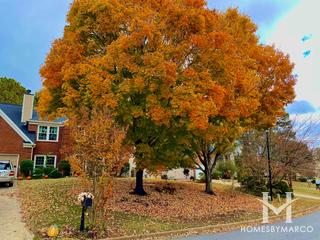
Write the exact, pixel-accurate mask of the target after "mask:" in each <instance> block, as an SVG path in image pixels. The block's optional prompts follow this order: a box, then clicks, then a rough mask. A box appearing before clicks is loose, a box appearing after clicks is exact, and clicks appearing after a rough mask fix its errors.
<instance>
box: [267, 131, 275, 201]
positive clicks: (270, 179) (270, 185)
mask: <svg viewBox="0 0 320 240" xmlns="http://www.w3.org/2000/svg"><path fill="white" fill-rule="evenodd" d="M266 138H267V158H268V169H269V192H270V198H271V201H273V196H272V170H271V157H270V141H269V129H267V130H266Z"/></svg>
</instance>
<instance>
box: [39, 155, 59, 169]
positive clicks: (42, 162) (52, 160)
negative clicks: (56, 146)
mask: <svg viewBox="0 0 320 240" xmlns="http://www.w3.org/2000/svg"><path fill="white" fill-rule="evenodd" d="M56 159H57V156H51V155H50V156H44V155H36V156H35V157H34V168H45V167H54V168H55V167H56Z"/></svg>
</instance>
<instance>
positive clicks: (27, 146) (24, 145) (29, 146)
mask: <svg viewBox="0 0 320 240" xmlns="http://www.w3.org/2000/svg"><path fill="white" fill-rule="evenodd" d="M35 146H36V145H35V144H32V143H23V148H34V147H35Z"/></svg>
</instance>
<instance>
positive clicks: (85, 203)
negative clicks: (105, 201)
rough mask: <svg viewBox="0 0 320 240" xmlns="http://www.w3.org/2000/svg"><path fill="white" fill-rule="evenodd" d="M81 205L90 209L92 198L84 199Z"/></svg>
mask: <svg viewBox="0 0 320 240" xmlns="http://www.w3.org/2000/svg"><path fill="white" fill-rule="evenodd" d="M83 205H84V206H85V207H92V198H85V199H84V202H83Z"/></svg>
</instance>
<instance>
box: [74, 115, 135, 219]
mask: <svg viewBox="0 0 320 240" xmlns="http://www.w3.org/2000/svg"><path fill="white" fill-rule="evenodd" d="M73 123H74V124H73V126H75V127H73V128H72V131H71V132H72V134H71V136H73V140H74V141H73V147H72V155H71V156H69V161H70V163H71V166H72V168H73V170H74V171H76V172H77V173H79V174H80V176H81V177H82V178H83V180H85V182H87V183H88V186H89V187H88V188H89V189H87V190H89V191H91V192H92V193H93V195H94V197H95V203H94V206H93V209H94V211H93V222H95V220H96V217H97V213H98V212H97V209H100V210H103V209H104V204H105V203H106V199H107V197H108V196H110V194H111V191H112V178H113V177H114V176H115V175H116V173H117V172H118V171H119V170H120V169H121V167H123V165H124V164H125V163H126V162H127V161H128V160H129V154H130V150H131V149H130V148H129V147H125V146H123V140H124V138H125V136H126V131H125V130H123V129H120V128H118V127H117V126H116V125H115V122H114V121H113V120H112V118H111V116H110V114H109V112H108V111H107V110H105V109H104V110H99V111H94V112H93V113H92V114H86V113H84V114H83V118H82V119H81V120H78V121H77V120H73ZM75 123H77V124H75Z"/></svg>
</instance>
